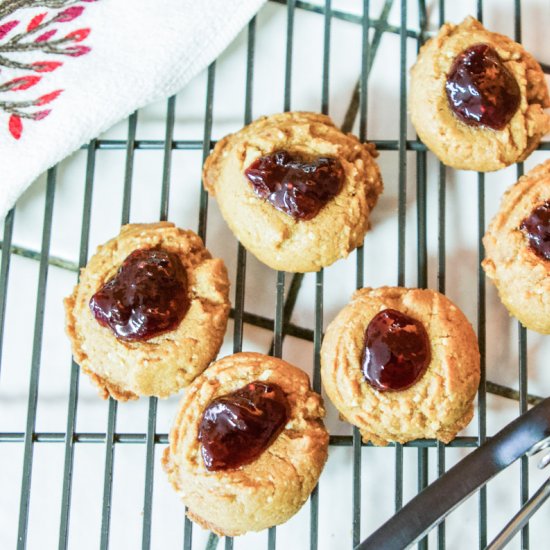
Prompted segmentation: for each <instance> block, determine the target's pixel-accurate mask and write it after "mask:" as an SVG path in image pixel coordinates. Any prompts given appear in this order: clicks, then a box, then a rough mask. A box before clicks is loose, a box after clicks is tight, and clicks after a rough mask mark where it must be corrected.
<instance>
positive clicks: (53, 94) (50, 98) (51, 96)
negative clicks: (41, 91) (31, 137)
mask: <svg viewBox="0 0 550 550" xmlns="http://www.w3.org/2000/svg"><path fill="white" fill-rule="evenodd" d="M62 91H63V90H55V91H54V92H50V93H49V94H45V95H43V96H40V97H39V98H38V99H37V100H36V102H35V105H46V103H50V101H53V100H54V99H56V98H57V97H59V94H61V92H62ZM35 120H38V119H35Z"/></svg>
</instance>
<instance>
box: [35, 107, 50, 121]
mask: <svg viewBox="0 0 550 550" xmlns="http://www.w3.org/2000/svg"><path fill="white" fill-rule="evenodd" d="M51 112H52V110H51V109H45V110H44V111H37V112H36V113H33V114H32V119H33V120H42V119H43V118H46V117H47V116H48V115H49V114H50V113H51Z"/></svg>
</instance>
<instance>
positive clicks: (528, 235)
mask: <svg viewBox="0 0 550 550" xmlns="http://www.w3.org/2000/svg"><path fill="white" fill-rule="evenodd" d="M483 244H484V245H485V254H486V257H485V260H483V263H482V265H483V269H485V273H486V274H487V276H488V277H490V278H491V279H492V280H493V282H494V283H495V285H496V287H497V289H498V293H499V295H500V299H501V300H502V302H503V304H504V305H505V306H506V308H507V309H508V311H509V312H510V313H511V314H512V315H514V317H517V318H518V319H519V320H520V321H521V323H522V324H523V325H525V326H526V327H527V328H529V329H532V330H536V331H537V332H541V333H543V334H550V160H547V161H546V162H544V163H543V164H540V165H539V166H537V167H536V168H534V169H533V170H531V171H530V172H528V173H527V174H526V175H525V176H523V177H521V178H520V179H519V181H518V182H517V183H515V184H514V185H513V186H512V187H511V188H510V189H508V191H507V192H506V193H505V195H504V197H503V198H502V202H501V205H500V209H499V211H498V212H497V214H496V216H495V217H494V218H493V220H492V221H491V223H490V224H489V227H488V229H487V233H486V234H485V237H484V238H483Z"/></svg>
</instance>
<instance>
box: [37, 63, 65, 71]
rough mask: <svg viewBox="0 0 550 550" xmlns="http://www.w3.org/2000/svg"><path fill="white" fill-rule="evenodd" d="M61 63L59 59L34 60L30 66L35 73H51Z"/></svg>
mask: <svg viewBox="0 0 550 550" xmlns="http://www.w3.org/2000/svg"><path fill="white" fill-rule="evenodd" d="M61 65H63V63H62V62H61V61H35V62H34V63H33V64H32V68H33V69H34V70H35V71H36V72H37V73H51V72H52V71H55V69H57V68H58V67H61Z"/></svg>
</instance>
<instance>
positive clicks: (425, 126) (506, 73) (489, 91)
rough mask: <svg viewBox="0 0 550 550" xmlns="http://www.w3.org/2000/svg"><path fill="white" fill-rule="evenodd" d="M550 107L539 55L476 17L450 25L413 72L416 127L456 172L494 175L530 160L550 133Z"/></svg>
mask: <svg viewBox="0 0 550 550" xmlns="http://www.w3.org/2000/svg"><path fill="white" fill-rule="evenodd" d="M547 107H550V97H549V95H548V87H547V85H546V82H545V79H544V73H543V72H542V69H541V67H540V65H539V64H538V63H537V61H535V59H534V58H533V56H531V55H530V54H529V53H527V52H526V51H525V50H524V49H523V47H522V46H521V45H520V44H518V43H517V42H514V41H513V40H511V39H510V38H507V37H506V36H503V35H501V34H497V33H494V32H489V31H488V30H487V29H485V28H484V27H483V25H481V23H480V22H479V21H477V20H476V19H474V18H473V17H467V18H466V19H465V20H464V21H463V22H462V23H460V25H452V24H450V23H447V24H445V25H443V27H441V30H440V31H439V33H438V35H437V36H435V37H434V38H432V39H431V40H428V42H426V44H425V45H424V46H423V47H422V49H421V50H420V53H419V55H418V59H417V61H416V64H415V65H414V66H413V68H412V69H411V86H410V94H409V110H410V113H411V118H412V123H413V125H414V127H415V129H416V131H417V132H418V135H419V136H420V139H422V141H423V142H424V143H425V144H426V145H427V146H428V147H429V148H430V149H431V150H432V151H433V152H434V153H435V154H436V155H437V157H438V158H439V159H440V160H441V161H442V162H444V163H445V164H447V165H448V166H452V167H454V168H459V169H463V170H478V171H482V172H487V171H492V170H499V169H500V168H504V167H505V166H508V165H510V164H513V163H514V162H519V161H522V160H524V159H525V158H527V156H529V154H530V153H531V152H532V151H533V149H535V148H536V147H537V145H538V144H539V142H540V140H541V138H542V136H544V134H546V133H547V132H548V131H550V116H549V115H548V114H546V113H545V112H544V111H543V109H544V108H547Z"/></svg>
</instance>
